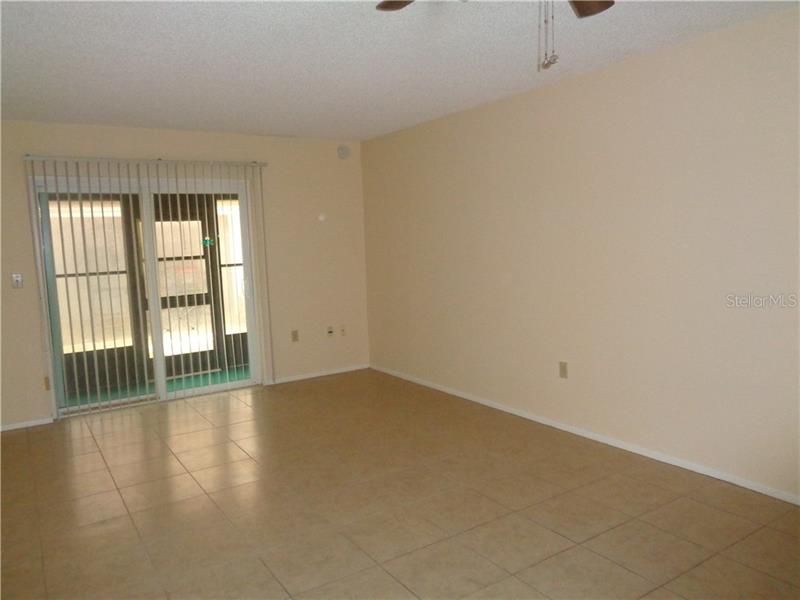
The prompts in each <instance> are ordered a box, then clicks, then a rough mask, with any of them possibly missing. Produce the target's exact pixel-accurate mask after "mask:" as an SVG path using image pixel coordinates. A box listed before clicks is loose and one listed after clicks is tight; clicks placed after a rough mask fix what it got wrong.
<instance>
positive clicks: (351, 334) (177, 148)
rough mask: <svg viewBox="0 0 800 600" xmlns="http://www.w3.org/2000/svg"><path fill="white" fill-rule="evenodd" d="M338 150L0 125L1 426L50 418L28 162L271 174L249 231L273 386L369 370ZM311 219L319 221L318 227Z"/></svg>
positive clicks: (356, 162) (355, 181)
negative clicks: (228, 165) (184, 162)
mask: <svg viewBox="0 0 800 600" xmlns="http://www.w3.org/2000/svg"><path fill="white" fill-rule="evenodd" d="M337 145H338V143H337V142H333V141H324V140H306V139H291V138H274V137H261V136H245V135H236V134H216V133H205V132H188V131H170V130H155V129H131V128H115V127H101V126H87V125H63V124H44V123H23V122H13V121H4V122H3V129H2V152H3V157H2V168H3V171H2V236H3V237H2V277H3V284H4V285H3V287H2V423H3V425H4V426H8V425H9V424H13V423H19V422H25V421H30V420H34V419H40V418H45V417H47V416H49V415H50V413H51V401H50V399H49V396H48V393H47V392H45V390H44V387H43V377H44V374H45V360H44V358H43V355H42V352H43V349H42V343H41V340H42V328H43V324H42V322H41V317H40V314H41V313H40V308H39V292H38V289H37V285H36V276H35V259H34V249H33V243H32V236H31V227H30V223H29V218H28V205H27V196H26V184H25V175H24V167H23V160H22V159H23V156H24V155H25V154H26V153H31V154H43V155H60V156H113V157H119V158H155V157H161V158H164V159H196V160H247V161H249V160H256V161H265V162H268V163H269V166H268V167H267V169H266V172H265V175H264V188H265V199H266V206H265V209H266V211H265V213H264V216H265V218H264V223H263V224H261V225H259V226H256V227H255V235H254V237H255V240H254V242H255V244H256V249H255V256H256V259H257V260H258V261H260V262H261V263H263V257H264V250H263V245H262V244H263V243H264V240H265V235H264V234H265V232H266V239H267V240H268V256H269V275H270V282H269V283H270V288H269V289H270V296H271V313H272V330H273V334H274V340H273V344H274V352H275V371H276V373H275V375H276V376H277V377H278V378H287V377H293V376H300V375H304V374H313V373H317V372H322V371H329V370H337V369H346V368H350V367H354V366H363V365H365V364H367V363H368V361H369V351H368V345H367V320H366V290H365V281H364V238H363V236H364V228H363V200H362V192H361V163H360V146H359V144H358V143H357V142H356V143H351V144H350V146H351V148H352V151H353V152H352V156H351V157H350V158H349V159H348V160H340V159H339V158H338V157H337V154H336V147H337ZM320 213H325V214H326V215H327V220H325V221H324V222H320V221H319V220H318V219H317V217H318V215H319V214H320ZM259 266H263V264H261V265H259ZM15 271H19V272H22V273H24V275H25V277H26V286H25V287H24V288H23V289H21V290H15V289H12V288H11V287H10V285H6V282H8V281H10V273H11V272H15ZM261 296H262V297H263V296H264V291H263V289H262V291H261ZM261 308H262V309H265V308H266V307H265V306H263V305H262V307H261ZM328 325H333V326H334V327H336V328H337V330H338V327H339V326H341V325H344V326H345V327H346V331H347V333H346V335H345V336H340V335H337V336H336V337H335V338H331V339H329V338H327V336H326V334H325V328H326V327H327V326H328ZM292 329H299V330H300V342H299V343H292V342H291V339H290V331H291V330H292Z"/></svg>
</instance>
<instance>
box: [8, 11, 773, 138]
mask: <svg viewBox="0 0 800 600" xmlns="http://www.w3.org/2000/svg"><path fill="white" fill-rule="evenodd" d="M781 4H782V3H768V2H632V1H625V0H622V1H618V3H617V5H616V6H615V7H613V8H612V9H611V10H609V11H607V12H605V13H602V14H600V15H597V16H594V17H591V18H587V19H583V20H578V19H577V18H576V17H575V16H574V15H573V13H572V11H571V10H570V8H569V6H568V5H567V4H566V3H563V2H558V3H557V6H556V26H557V29H556V31H557V37H556V43H557V50H558V53H559V55H560V56H561V62H560V63H559V65H558V66H557V67H556V68H555V69H553V70H551V71H546V72H541V73H540V72H537V70H536V60H537V58H536V57H537V15H538V5H537V3H536V2H480V1H478V0H470V1H468V2H457V1H456V2H426V1H424V0H421V1H418V2H417V3H415V4H414V5H412V6H410V7H408V8H406V9H405V10H402V11H400V12H397V13H380V12H378V11H376V10H375V9H374V2H251V3H238V2H237V3H233V2H223V3H211V2H200V3H195V2H169V3H120V2H113V3H106V2H80V3H68V2H54V3H50V2H31V3H27V2H3V3H2V36H3V37H2V68H3V71H2V109H3V118H14V119H32V120H44V121H65V122H82V123H104V124H115V125H131V126H140V127H168V128H176V129H200V130H213V131H233V132H243V133H255V134H270V135H287V136H315V137H327V138H338V139H364V138H370V137H373V136H376V135H379V134H382V133H386V132H390V131H394V130H397V129H401V128H403V127H408V126H410V125H414V124H416V123H420V122H422V121H426V120H429V119H432V118H435V117H438V116H442V115H445V114H448V113H451V112H455V111H458V110H461V109H465V108H469V107H472V106H476V105H479V104H482V103H484V102H487V101H490V100H493V99H496V98H500V97H503V96H507V95H510V94H514V93H516V92H521V91H523V90H526V89H530V88H533V87H535V86H538V85H542V84H545V83H549V82H552V81H554V80H556V79H557V78H559V77H564V76H565V75H568V74H570V73H575V72H579V71H585V70H588V69H593V68H597V67H600V66H602V65H606V64H608V63H610V62H613V61H616V60H620V59H621V58H623V57H624V56H626V55H630V54H634V53H640V52H645V51H648V50H650V49H654V48H657V47H660V46H664V45H668V44H670V43H675V42H677V41H679V40H681V39H682V38H685V37H688V36H690V35H692V34H696V33H699V32H702V31H706V30H711V29H716V28H720V27H724V26H727V25H730V24H733V23H735V22H737V21H742V20H745V19H748V18H751V17H755V16H757V15H760V14H763V13H765V12H768V11H770V10H775V9H776V8H780V6H781ZM784 6H785V4H784Z"/></svg>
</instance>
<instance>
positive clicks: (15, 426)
mask: <svg viewBox="0 0 800 600" xmlns="http://www.w3.org/2000/svg"><path fill="white" fill-rule="evenodd" d="M53 421H54V419H53V417H45V418H44V419H33V420H32V421H21V422H19V423H8V424H7V425H2V426H0V431H13V430H14V429H24V428H25V427H36V426H37V425H49V424H50V423H52V422H53Z"/></svg>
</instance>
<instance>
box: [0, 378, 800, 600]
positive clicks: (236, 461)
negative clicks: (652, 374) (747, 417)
mask: <svg viewBox="0 0 800 600" xmlns="http://www.w3.org/2000/svg"><path fill="white" fill-rule="evenodd" d="M2 597H3V598H4V599H5V598H9V599H10V598H44V597H52V598H150V597H156V598H165V597H169V598H288V597H292V598H334V599H335V598H364V599H382V598H414V597H419V598H460V597H471V598H496V599H501V598H509V599H510V598H517V599H519V598H555V599H560V598H564V599H574V598H592V599H603V598H651V599H657V598H662V599H667V598H690V599H691V598H784V597H785V598H800V509H798V508H797V507H794V506H792V505H790V504H786V503H784V502H780V501H778V500H775V499H773V498H769V497H767V496H763V495H760V494H756V493H754V492H751V491H748V490H745V489H742V488H738V487H736V486H733V485H730V484H727V483H723V482H720V481H717V480H714V479H710V478H707V477H703V476H701V475H698V474H696V473H692V472H689V471H684V470H682V469H678V468H675V467H671V466H668V465H665V464H663V463H658V462H655V461H652V460H649V459H646V458H643V457H640V456H637V455H634V454H630V453H627V452H624V451H621V450H617V449H614V448H611V447H608V446H604V445H601V444H598V443H595V442H592V441H589V440H586V439H583V438H580V437H576V436H573V435H570V434H567V433H564V432H561V431H558V430H555V429H551V428H548V427H544V426H541V425H538V424H535V423H532V422H529V421H526V420H523V419H520V418H518V417H514V416H511V415H508V414H505V413H502V412H499V411H496V410H492V409H489V408H486V407H483V406H480V405H477V404H473V403H471V402H468V401H466V400H462V399H459V398H455V397H453V396H449V395H446V394H443V393H440V392H436V391H433V390H430V389H426V388H423V387H420V386H417V385H413V384H410V383H407V382H404V381H401V380H398V379H395V378H392V377H389V376H386V375H383V374H380V373H377V372H374V371H360V372H356V373H350V374H346V375H340V376H333V377H326V378H320V379H315V380H309V381H304V382H298V383H291V384H285V385H280V386H274V387H271V388H269V389H266V388H258V389H247V390H238V391H235V392H231V393H226V394H217V395H213V396H204V397H198V398H193V399H189V400H183V401H174V402H169V403H163V404H159V405H140V406H138V407H133V408H127V409H124V410H118V411H113V412H106V413H99V414H93V415H89V416H84V417H75V418H71V419H66V420H62V421H60V422H58V423H56V424H53V425H49V426H45V427H37V428H31V429H28V430H18V431H13V432H8V433H4V434H3V435H2Z"/></svg>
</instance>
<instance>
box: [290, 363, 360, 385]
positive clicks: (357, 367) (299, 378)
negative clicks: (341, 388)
mask: <svg viewBox="0 0 800 600" xmlns="http://www.w3.org/2000/svg"><path fill="white" fill-rule="evenodd" d="M364 369H369V365H353V366H351V367H342V368H341V369H329V370H327V371H317V372H316V373H303V374H302V375H289V376H288V377H276V378H275V383H289V382H292V381H302V380H304V379H314V378H316V377H325V376H327V375H340V374H342V373H350V372H351V371H363V370H364Z"/></svg>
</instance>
